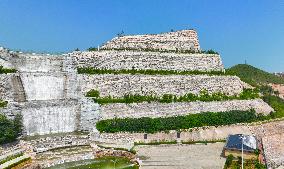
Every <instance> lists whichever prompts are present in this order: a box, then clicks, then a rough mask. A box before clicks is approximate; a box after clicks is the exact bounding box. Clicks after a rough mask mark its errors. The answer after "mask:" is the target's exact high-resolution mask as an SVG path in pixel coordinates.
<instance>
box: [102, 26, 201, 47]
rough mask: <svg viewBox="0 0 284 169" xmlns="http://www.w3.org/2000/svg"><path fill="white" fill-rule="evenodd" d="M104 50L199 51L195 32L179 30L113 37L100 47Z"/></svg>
mask: <svg viewBox="0 0 284 169" xmlns="http://www.w3.org/2000/svg"><path fill="white" fill-rule="evenodd" d="M102 48H104V49H124V48H131V49H158V50H194V51H198V50H200V46H199V42H198V36H197V32H196V31H195V30H181V31H176V32H167V33H161V34H146V35H128V36H121V37H115V38H113V39H112V40H110V41H108V42H106V44H105V45H103V46H102Z"/></svg>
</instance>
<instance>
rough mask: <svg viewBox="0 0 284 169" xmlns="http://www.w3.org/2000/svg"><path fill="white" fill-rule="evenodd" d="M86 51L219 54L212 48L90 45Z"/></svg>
mask: <svg viewBox="0 0 284 169" xmlns="http://www.w3.org/2000/svg"><path fill="white" fill-rule="evenodd" d="M87 50H88V51H99V50H116V51H139V52H140V51H142V52H163V53H185V54H195V53H201V54H217V55H219V53H218V52H216V51H214V50H213V49H209V50H200V51H197V50H183V49H177V48H176V49H175V50H166V49H152V48H144V49H143V48H141V49H137V48H112V49H108V48H100V49H98V48H96V47H90V48H88V49H87Z"/></svg>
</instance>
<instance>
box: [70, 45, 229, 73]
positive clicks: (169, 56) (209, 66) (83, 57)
mask: <svg viewBox="0 0 284 169" xmlns="http://www.w3.org/2000/svg"><path fill="white" fill-rule="evenodd" d="M69 55H70V56H71V57H74V58H76V64H77V67H93V68H96V69H112V70H121V69H129V70H131V69H137V70H140V69H141V70H147V69H151V70H176V71H194V70H195V71H196V70H197V71H203V72H206V71H224V66H223V64H222V61H221V57H220V55H216V54H181V53H163V52H162V53H161V52H143V51H140V52H138V51H114V50H106V51H105V50H101V51H96V52H73V53H70V54H69Z"/></svg>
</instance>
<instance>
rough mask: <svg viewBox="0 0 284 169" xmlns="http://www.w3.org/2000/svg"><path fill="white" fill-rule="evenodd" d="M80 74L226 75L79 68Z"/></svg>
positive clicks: (209, 72)
mask: <svg viewBox="0 0 284 169" xmlns="http://www.w3.org/2000/svg"><path fill="white" fill-rule="evenodd" d="M77 72H78V73H79V74H145V75H172V74H174V75H218V76H220V75H226V74H225V72H223V71H208V72H202V71H197V70H195V71H176V70H151V69H147V70H141V69H139V70H136V69H135V68H133V69H121V70H111V69H96V68H92V67H81V68H80V67H79V68H77Z"/></svg>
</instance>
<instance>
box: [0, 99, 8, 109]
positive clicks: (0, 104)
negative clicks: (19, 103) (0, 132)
mask: <svg viewBox="0 0 284 169" xmlns="http://www.w3.org/2000/svg"><path fill="white" fill-rule="evenodd" d="M7 104H8V102H7V101H3V100H0V108H3V107H6V106H7Z"/></svg>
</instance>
